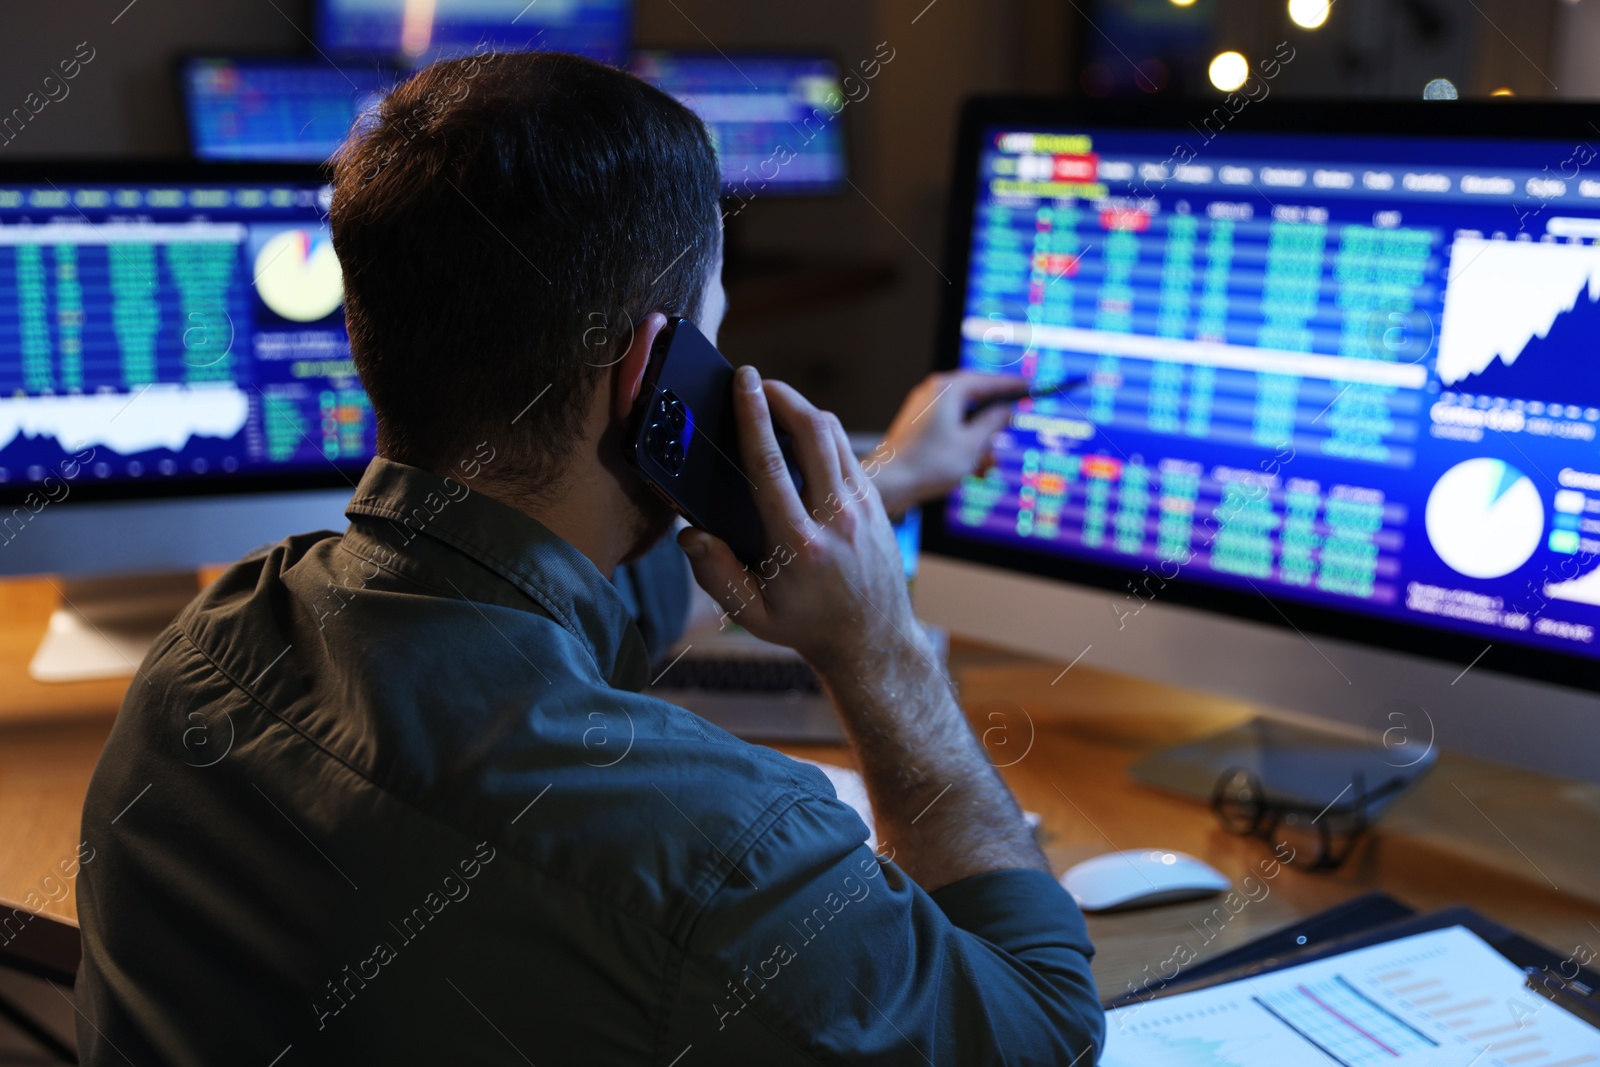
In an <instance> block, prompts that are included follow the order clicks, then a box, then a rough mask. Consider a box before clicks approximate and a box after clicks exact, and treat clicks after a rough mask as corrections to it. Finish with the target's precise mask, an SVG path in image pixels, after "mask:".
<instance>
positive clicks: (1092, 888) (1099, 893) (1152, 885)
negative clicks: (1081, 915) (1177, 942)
mask: <svg viewBox="0 0 1600 1067" xmlns="http://www.w3.org/2000/svg"><path fill="white" fill-rule="evenodd" d="M1061 884H1062V886H1063V887H1065V889H1066V891H1067V892H1069V893H1071V894H1072V899H1074V900H1076V901H1077V902H1078V907H1080V908H1082V909H1083V910H1084V911H1116V910H1119V909H1122V908H1143V907H1148V906H1149V905H1152V904H1172V903H1175V902H1177V901H1180V900H1195V899H1197V898H1199V897H1208V896H1211V895H1212V894H1213V893H1220V892H1222V891H1223V890H1224V889H1227V888H1228V887H1229V886H1231V885H1232V884H1233V883H1231V882H1229V881H1228V879H1227V878H1226V877H1225V876H1224V875H1223V873H1222V872H1221V871H1219V870H1217V869H1216V868H1215V867H1212V866H1211V865H1210V864H1208V863H1205V862H1203V861H1201V860H1197V859H1195V858H1194V857H1193V856H1191V855H1189V854H1187V853H1184V852H1173V851H1171V850H1170V849H1164V848H1135V849H1129V850H1128V851H1126V852H1107V853H1105V854H1104V855H1101V856H1095V857H1094V858H1093V859H1087V860H1084V861H1083V862H1082V863H1080V864H1078V865H1077V866H1076V867H1073V868H1072V869H1071V870H1069V871H1068V872H1067V873H1066V874H1063V875H1062V876H1061Z"/></svg>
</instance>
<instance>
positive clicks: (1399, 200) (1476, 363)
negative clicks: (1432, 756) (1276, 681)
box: [946, 128, 1600, 656]
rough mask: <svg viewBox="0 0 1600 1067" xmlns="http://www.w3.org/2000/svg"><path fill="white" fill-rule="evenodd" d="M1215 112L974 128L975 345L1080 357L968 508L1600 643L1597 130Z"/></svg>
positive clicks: (1145, 552) (1305, 589)
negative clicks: (1374, 125) (1072, 125)
mask: <svg viewBox="0 0 1600 1067" xmlns="http://www.w3.org/2000/svg"><path fill="white" fill-rule="evenodd" d="M1195 134H1196V131H1194V130H1189V131H1170V132H1163V131H1129V130H1126V129H1118V130H1106V129H1060V128H1054V129H990V130H987V131H986V132H985V140H984V141H983V144H984V149H983V151H982V152H981V156H980V163H979V167H980V171H979V174H978V176H977V180H978V194H977V196H976V198H975V201H974V205H975V206H974V212H973V216H972V219H971V245H970V251H971V254H970V265H969V270H968V274H967V277H966V279H965V285H966V290H965V303H964V320H963V323H962V340H961V364H962V365H963V366H964V367H967V368H971V369H978V370H982V371H988V372H993V373H1021V374H1023V375H1025V376H1026V377H1028V378H1030V379H1032V380H1033V384H1034V386H1035V391H1036V392H1037V391H1038V389H1039V387H1045V386H1049V385H1052V384H1055V383H1067V384H1066V385H1065V386H1064V388H1063V389H1062V390H1061V391H1059V392H1058V393H1057V394H1056V395H1053V396H1047V397H1041V398H1039V399H1035V400H1032V401H1024V402H1023V403H1022V404H1021V405H1020V407H1019V410H1018V412H1017V413H1016V415H1015V416H1014V417H1013V419H1012V422H1011V425H1010V427H1009V428H1008V429H1007V430H1006V431H1004V432H1003V433H1002V434H1001V435H1000V436H999V438H998V439H997V441H996V447H995V454H996V459H997V463H996V465H995V466H994V467H993V468H992V469H991V470H989V471H988V472H987V473H986V474H984V475H982V476H974V477H971V478H969V479H967V481H966V482H965V483H964V484H963V485H962V486H961V488H960V489H959V491H958V492H957V493H955V494H954V495H953V496H952V497H951V499H950V503H949V505H948V512H947V516H946V522H947V523H948V526H949V528H950V530H951V532H952V534H953V535H954V536H956V537H958V538H964V539H970V540H976V541H981V542H987V543H990V544H993V545H997V546H1002V547H1009V546H1016V547H1025V548H1028V549H1031V550H1033V551H1036V552H1041V553H1046V554H1050V555H1057V556H1061V557H1066V558H1069V559H1074V560H1079V561H1084V562H1090V563H1101V564H1106V565H1111V566H1116V567H1119V568H1125V569H1128V570H1131V571H1135V572H1139V571H1143V572H1145V573H1146V574H1147V575H1148V576H1150V578H1149V579H1147V580H1151V581H1165V580H1172V579H1176V578H1178V577H1179V576H1180V575H1181V576H1182V580H1184V581H1193V582H1197V583H1203V584H1210V585H1213V586H1220V587H1224V588H1228V589H1233V590H1237V591H1240V592H1243V593H1245V594H1247V595H1251V596H1254V595H1256V594H1260V595H1262V596H1265V597H1267V598H1268V599H1269V600H1271V601H1273V602H1274V603H1288V602H1299V603H1305V604H1312V605H1317V606H1322V607H1330V608H1336V609H1341V610H1344V611H1354V612H1357V613H1362V614H1367V615H1370V616H1372V617H1377V618H1383V619H1388V620H1393V621H1398V622H1404V623H1409V624H1413V625H1423V626H1428V627H1432V628H1436V629H1442V630H1446V631H1452V632H1456V633H1463V634H1468V635H1475V636H1478V637H1481V638H1482V639H1483V640H1484V641H1485V643H1486V644H1487V643H1491V642H1493V643H1499V642H1507V643H1510V644H1513V645H1516V644H1521V645H1525V646H1531V647H1536V648H1542V649H1547V650H1552V651H1559V652H1564V653H1568V654H1577V655H1584V656H1592V655H1595V645H1594V639H1595V629H1596V627H1597V626H1600V556H1597V553H1600V449H1597V447H1596V428H1597V426H1600V384H1597V383H1600V375H1597V374H1596V373H1595V372H1594V370H1593V369H1592V368H1590V367H1589V366H1588V362H1589V360H1591V359H1593V358H1594V356H1593V352H1594V346H1595V343H1596V342H1595V339H1596V337H1597V336H1600V332H1597V331H1600V173H1596V170H1597V168H1596V167H1595V166H1594V165H1595V163H1596V160H1595V153H1594V151H1593V150H1592V149H1589V148H1587V146H1584V145H1579V146H1577V147H1576V148H1575V147H1574V146H1573V145H1572V144H1570V143H1552V142H1531V141H1523V142H1496V141H1488V140H1482V141H1471V140H1465V139H1460V140H1454V139H1443V138H1435V139H1422V138H1399V137H1392V138H1384V137H1350V136H1335V135H1322V136H1315V135H1294V136H1289V135H1269V134H1262V133H1249V132H1243V131H1239V132H1234V131H1230V132H1228V133H1226V134H1224V135H1222V136H1219V137H1218V138H1217V140H1216V142H1215V144H1209V143H1206V142H1205V141H1203V140H1202V139H1201V138H1198V137H1196V136H1195ZM1591 175H1592V177H1591ZM1080 380H1081V384H1072V383H1075V382H1079V381H1080Z"/></svg>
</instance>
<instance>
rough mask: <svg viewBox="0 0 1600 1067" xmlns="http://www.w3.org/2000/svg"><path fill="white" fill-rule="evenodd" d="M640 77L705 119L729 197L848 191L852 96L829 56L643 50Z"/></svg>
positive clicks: (638, 69) (638, 57) (636, 63)
mask: <svg viewBox="0 0 1600 1067" xmlns="http://www.w3.org/2000/svg"><path fill="white" fill-rule="evenodd" d="M633 72H634V73H635V74H637V75H638V76H639V77H641V78H643V79H644V80H645V81H648V82H650V83H651V84H653V85H656V86H658V87H659V88H661V89H663V90H664V91H666V92H668V93H670V94H672V95H673V96H674V97H676V98H677V99H678V100H679V101H681V102H682V103H684V104H686V105H687V106H688V107H690V108H691V109H693V110H694V112H695V113H696V114H697V115H699V116H700V117H701V119H703V120H704V121H705V124H706V127H707V129H708V130H710V132H711V139H712V141H713V142H714V143H715V145H716V148H717V157H718V159H719V160H720V161H721V165H722V184H723V188H724V189H726V190H727V191H728V192H729V193H730V194H734V195H740V196H746V197H748V196H753V195H756V194H758V193H759V194H761V195H770V194H774V193H776V194H784V193H788V194H797V193H798V194H807V193H813V194H814V193H834V192H838V191H840V190H841V189H842V188H843V187H844V185H845V181H846V168H845V144H844V125H843V118H842V116H841V115H840V112H841V111H842V110H843V106H844V101H845V97H844V95H843V93H842V92H841V91H840V79H839V68H838V66H837V64H835V63H834V61H833V60H831V59H829V58H828V57H826V56H822V55H746V54H735V55H733V56H727V55H723V54H722V53H720V52H707V53H691V52H640V53H638V54H637V55H636V56H635V57H634V62H633Z"/></svg>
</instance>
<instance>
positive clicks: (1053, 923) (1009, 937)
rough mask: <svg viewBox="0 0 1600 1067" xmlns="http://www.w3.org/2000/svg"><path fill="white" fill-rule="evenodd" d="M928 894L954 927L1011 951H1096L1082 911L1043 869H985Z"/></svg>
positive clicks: (1087, 953) (1085, 953) (1088, 956)
mask: <svg viewBox="0 0 1600 1067" xmlns="http://www.w3.org/2000/svg"><path fill="white" fill-rule="evenodd" d="M928 895H929V896H930V897H932V898H933V902H934V903H935V904H937V905H939V909H940V910H941V911H943V912H944V914H945V917H946V918H948V919H949V920H950V921H951V922H952V923H954V924H955V925H956V926H958V927H960V928H961V929H963V930H966V931H967V932H968V933H972V934H976V935H978V936H979V937H982V938H983V939H984V940H986V941H989V942H991V943H993V944H995V945H998V946H999V947H1001V948H1003V949H1005V950H1007V951H1009V952H1019V951H1025V950H1027V949H1030V948H1036V947H1042V946H1044V945H1061V946H1064V947H1068V948H1072V949H1075V950H1077V951H1078V952H1081V953H1082V954H1083V956H1084V958H1085V959H1091V958H1093V956H1094V946H1093V945H1092V944H1090V942H1089V930H1088V927H1087V926H1086V925H1085V923H1084V920H1083V912H1082V911H1080V910H1079V908H1078V904H1077V902H1076V901H1074V900H1073V899H1072V896H1071V894H1069V893H1068V892H1067V891H1066V890H1065V889H1063V888H1062V887H1061V883H1060V882H1058V881H1056V880H1055V878H1054V877H1052V876H1051V875H1049V874H1046V873H1045V872H1044V871H1038V870H1033V869H1032V868H1027V867H1018V868H1014V869H1010V870H1001V871H986V872H984V873H983V874H975V875H973V876H972V877H971V878H963V879H962V880H961V881H959V882H952V883H950V884H949V885H947V886H944V887H942V888H940V889H938V890H936V891H935V892H933V893H930V894H928Z"/></svg>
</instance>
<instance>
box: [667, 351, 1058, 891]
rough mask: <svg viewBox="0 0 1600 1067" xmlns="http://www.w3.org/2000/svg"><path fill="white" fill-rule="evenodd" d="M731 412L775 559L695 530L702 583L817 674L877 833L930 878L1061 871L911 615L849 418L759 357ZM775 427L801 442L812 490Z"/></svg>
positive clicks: (799, 454)
mask: <svg viewBox="0 0 1600 1067" xmlns="http://www.w3.org/2000/svg"><path fill="white" fill-rule="evenodd" d="M733 410H734V419H735V422H736V424H737V427H738V434H739V452H740V458H741V460H742V463H743V467H744V473H745V475H746V477H748V478H749V479H750V481H751V483H752V485H753V490H752V495H753V497H754V499H755V504H756V510H757V511H758V512H759V513H760V517H761V523H762V527H763V530H764V534H765V543H766V544H769V545H771V546H772V554H771V556H770V557H769V558H768V559H767V560H765V561H763V562H762V564H761V565H760V566H758V567H752V568H750V569H749V570H746V569H745V568H744V566H743V565H741V564H740V562H739V560H738V558H737V557H736V556H735V555H734V553H733V551H732V550H731V549H730V548H729V547H728V546H727V544H726V543H725V542H723V541H722V540H720V539H719V538H716V537H714V536H712V535H711V534H708V533H706V532H705V531H703V530H698V529H687V530H684V531H683V532H682V533H681V534H679V536H678V540H679V543H680V544H681V545H682V546H683V548H684V551H685V552H686V553H688V556H689V560H690V563H691V565H692V566H693V567H694V574H695V580H696V581H698V582H699V583H700V585H701V587H702V588H704V589H705V590H706V592H708V593H710V594H711V596H712V597H714V598H715V599H716V600H717V601H718V602H719V603H720V604H722V606H723V608H724V610H725V611H727V612H729V614H732V615H734V617H735V618H736V619H737V620H738V622H739V623H740V624H741V625H743V626H744V627H745V628H746V629H748V630H749V631H750V632H751V633H753V634H755V635H756V636H757V637H761V638H764V639H766V640H768V641H772V642H775V643H777V644H782V645H787V646H789V647H790V648H793V649H795V650H796V651H798V652H799V653H800V654H801V655H802V656H804V657H805V658H806V660H807V661H808V662H809V663H810V664H811V665H812V667H813V668H814V669H815V670H816V672H817V676H818V677H819V678H820V679H821V681H822V683H823V685H824V686H825V687H826V688H827V690H828V693H829V695H830V696H831V697H832V698H833V702H834V705H835V707H836V708H837V709H838V712H839V715H840V718H841V719H842V721H843V723H844V726H845V730H846V732H847V733H848V734H849V736H850V740H851V744H852V746H853V747H854V749H855V752H856V757H857V761H858V762H859V764H860V766H861V773H862V777H863V779H864V780H865V781H866V785H867V792H868V795H869V796H870V797H871V800H872V807H873V812H874V814H875V816H876V819H877V824H878V833H879V836H880V838H881V840H883V841H884V842H885V844H886V846H887V848H888V849H889V850H890V855H891V856H892V857H893V858H894V860H895V861H896V862H897V863H898V864H899V865H900V866H901V867H902V868H903V869H904V870H905V871H906V872H907V873H908V874H909V875H910V876H911V877H912V878H914V879H916V881H917V882H918V884H920V885H921V886H922V887H923V888H924V889H926V890H928V891H929V892H932V891H933V890H935V889H938V888H939V887H941V886H945V885H949V884H950V883H952V882H956V881H960V880H961V879H963V878H968V877H971V876H973V875H977V874H982V873H985V872H987V871H993V870H1002V869H1007V868H1016V867H1032V868H1035V869H1038V870H1044V871H1048V870H1049V866H1048V864H1046V862H1045V859H1044V856H1043V854H1041V853H1040V851H1039V848H1038V845H1037V844H1035V842H1034V840H1033V835H1032V834H1031V832H1029V830H1028V829H1027V826H1026V824H1025V823H1024V822H1023V819H1022V813H1021V811H1020V810H1019V809H1018V807H1017V804H1016V801H1015V800H1014V799H1013V798H1012V796H1011V794H1010V791H1009V790H1007V789H1006V787H1005V784H1004V783H1003V782H1002V781H1001V780H1000V777H999V775H998V774H997V773H996V772H995V770H994V768H993V766H992V765H991V764H990V763H989V761H988V760H987V759H986V758H985V757H984V753H983V749H982V748H981V747H980V746H979V745H978V743H977V740H976V738H974V737H973V734H972V731H971V728H970V727H969V726H968V725H967V721H966V717H965V716H964V715H963V714H962V712H961V709H960V707H959V706H957V704H956V702H955V700H954V699H953V698H952V696H951V692H950V687H949V684H948V682H947V681H946V679H945V677H944V674H943V671H942V669H941V668H940V667H939V665H938V662H937V659H936V657H935V656H934V654H933V651H932V649H931V647H930V644H929V642H928V639H927V637H926V635H925V634H924V633H923V630H922V627H921V625H920V624H919V623H918V622H917V620H916V617H915V616H914V615H913V613H912V610H911V601H910V597H909V596H908V595H907V594H906V587H905V578H904V570H903V567H902V564H901V560H900V553H899V548H898V547H897V545H896V544H895V538H894V532H893V530H892V529H891V528H890V526H889V518H888V515H887V514H886V513H885V511H884V508H883V502H882V500H881V499H880V498H879V495H878V490H877V488H876V487H875V486H874V485H873V483H872V481H871V479H869V478H867V477H866V475H865V474H864V473H863V472H862V470H861V467H860V465H859V464H858V463H857V462H856V459H855V456H854V455H853V454H852V452H851V450H850V445H849V442H848V440H847V439H846V437H845V434H844V430H843V429H842V428H841V427H840V425H839V420H838V419H837V418H835V417H834V416H833V415H831V414H829V413H827V412H822V411H818V410H817V409H816V408H815V407H814V406H812V405H811V404H810V403H809V402H808V401H807V400H806V399H805V398H804V397H802V396H801V395H800V394H799V393H797V392H795V391H794V390H793V389H791V388H790V387H789V386H787V385H784V384H783V383H782V382H765V383H763V382H762V381H761V378H760V376H759V375H758V374H757V373H756V371H755V369H754V368H753V367H740V368H739V370H738V372H737V373H736V374H735V376H734V383H733ZM774 422H776V423H777V424H778V425H779V426H781V427H782V428H783V429H785V430H787V431H788V432H789V433H790V435H791V436H792V437H793V442H792V448H793V453H794V456H795V460H796V462H797V464H798V466H799V468H800V473H801V475H802V480H803V484H804V488H803V489H801V490H799V491H797V490H796V488H795V485H794V482H793V481H792V480H791V478H790V476H789V473H788V470H787V468H786V466H785V464H784V459H783V453H782V451H781V450H780V448H779V446H778V441H777V437H776V434H775V432H774V430H773V423H774ZM891 462H892V461H891Z"/></svg>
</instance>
